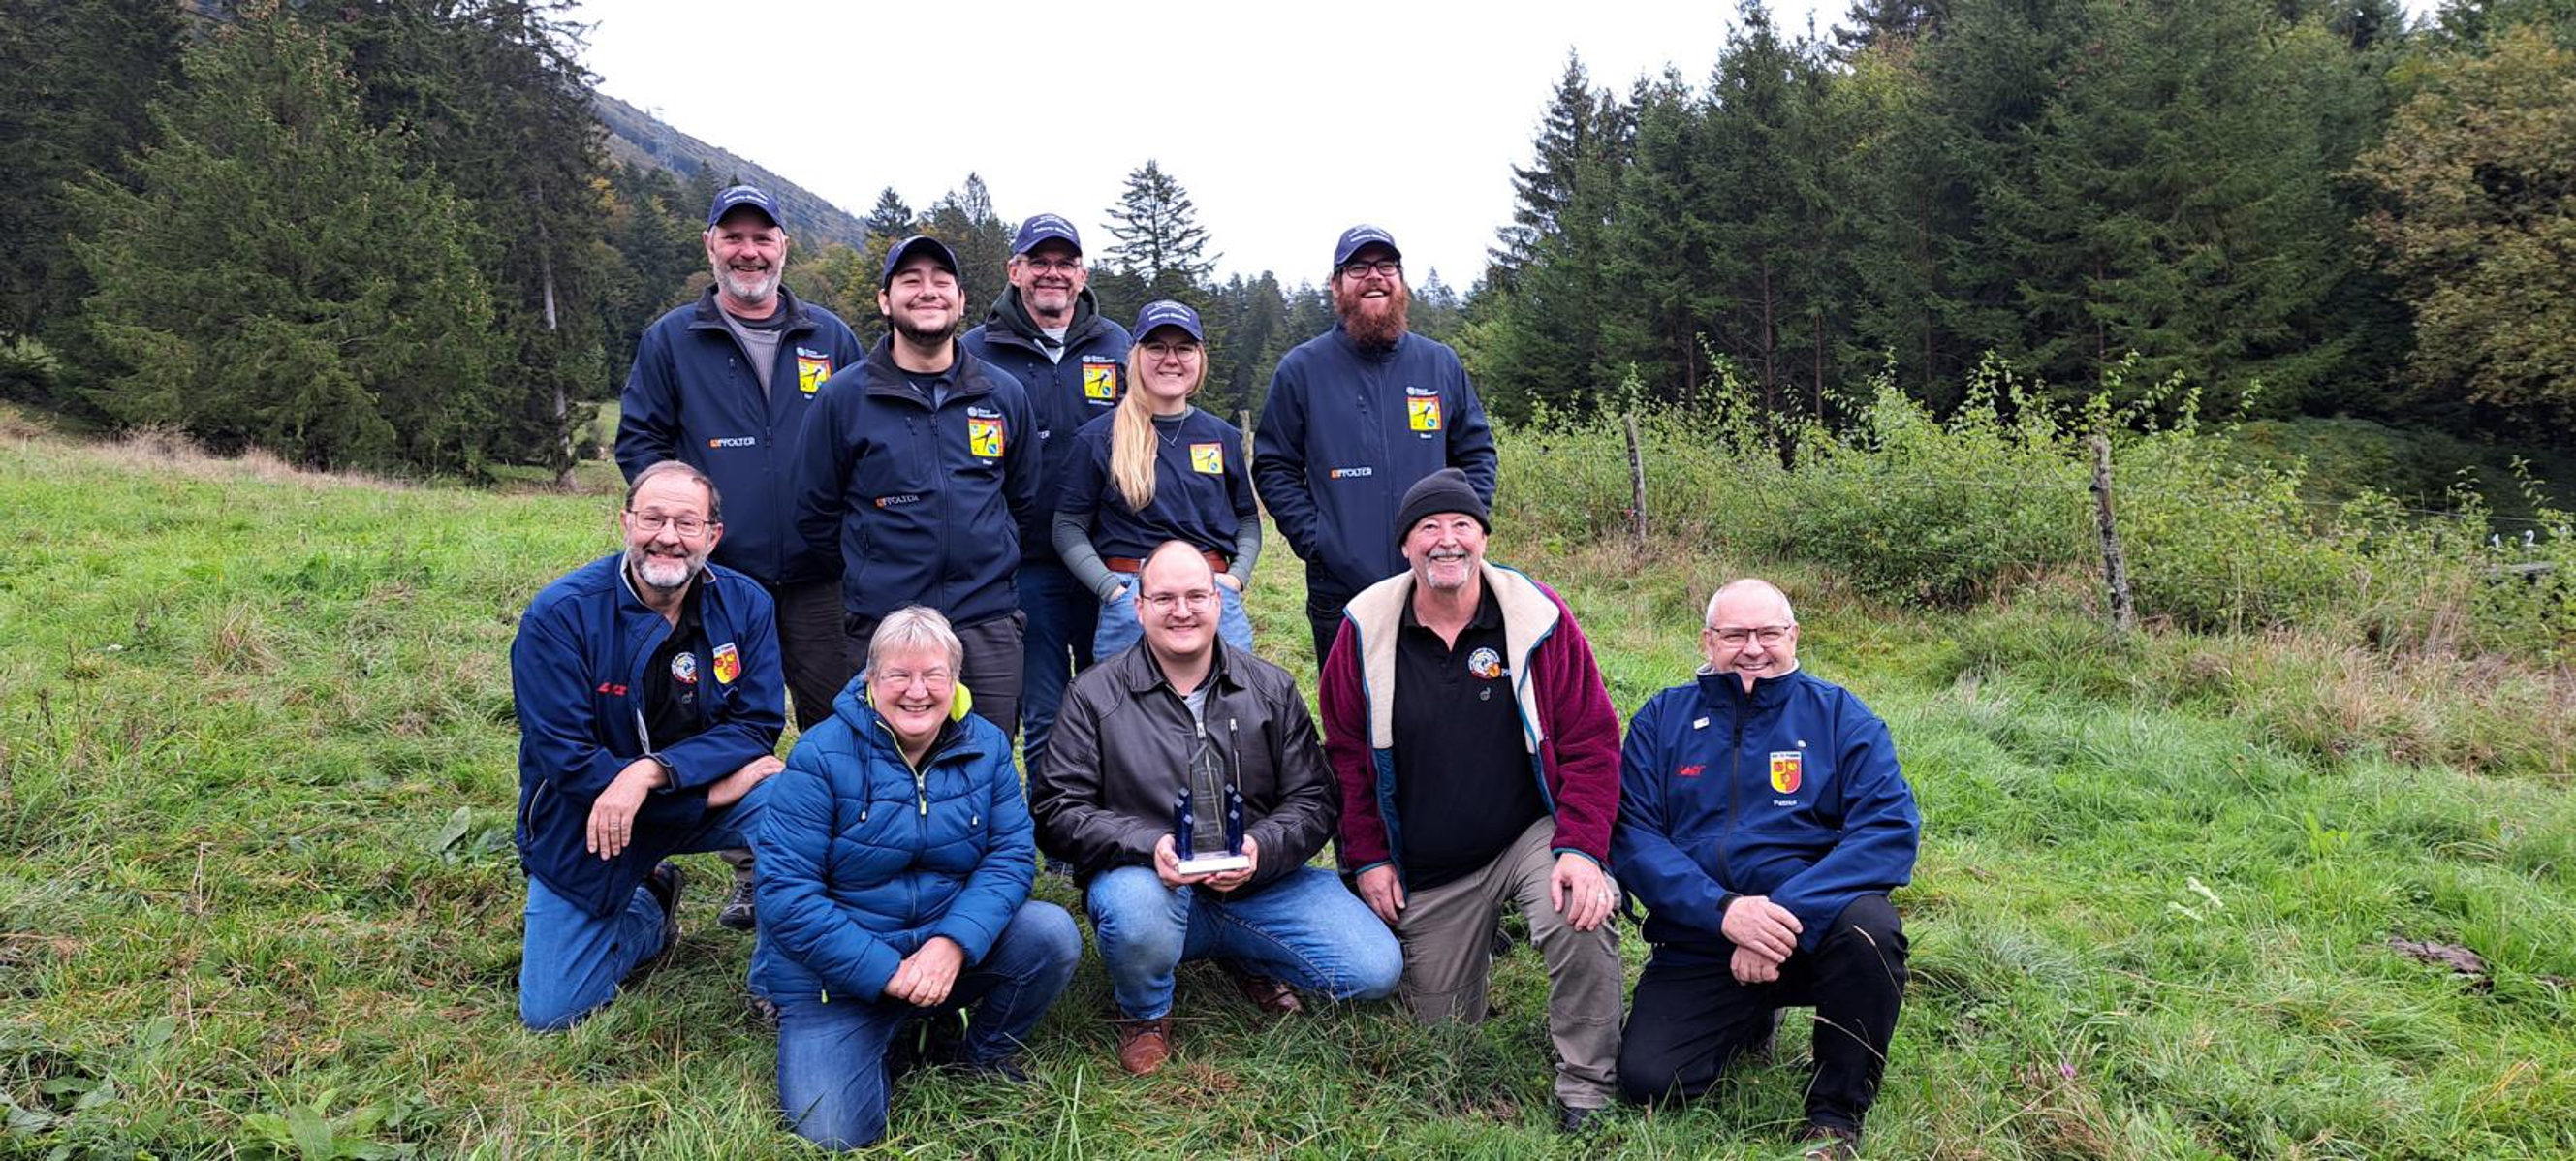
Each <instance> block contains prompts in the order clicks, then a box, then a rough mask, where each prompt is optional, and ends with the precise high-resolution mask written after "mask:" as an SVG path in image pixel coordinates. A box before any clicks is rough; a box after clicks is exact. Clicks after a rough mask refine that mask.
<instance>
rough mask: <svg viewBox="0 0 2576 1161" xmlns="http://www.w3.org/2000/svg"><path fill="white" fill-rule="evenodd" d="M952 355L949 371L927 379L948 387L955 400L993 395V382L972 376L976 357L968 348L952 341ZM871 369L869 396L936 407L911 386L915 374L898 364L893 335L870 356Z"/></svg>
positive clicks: (868, 365)
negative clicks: (917, 393)
mask: <svg viewBox="0 0 2576 1161" xmlns="http://www.w3.org/2000/svg"><path fill="white" fill-rule="evenodd" d="M948 352H949V360H948V369H947V370H945V371H941V372H939V373H938V374H936V375H928V376H924V378H928V379H931V380H934V381H937V382H941V383H945V384H946V385H947V387H948V398H950V399H952V400H955V399H965V398H968V397H971V396H977V395H984V394H989V393H990V392H991V391H992V390H993V384H992V382H991V381H990V380H988V379H986V378H985V377H984V376H982V375H976V374H970V373H968V371H967V367H969V366H971V365H972V364H973V363H974V361H975V357H974V356H973V355H969V354H967V353H966V345H965V344H963V343H960V342H958V341H957V340H956V339H953V338H952V339H950V340H948ZM867 368H868V376H867V379H866V382H867V387H868V394H870V395H889V396H892V397H894V398H897V399H909V400H912V401H913V402H915V403H921V404H923V405H925V406H931V405H932V404H931V403H930V401H928V400H925V399H922V398H921V397H920V396H918V395H915V394H913V391H912V383H911V380H912V379H913V377H914V375H913V372H910V371H906V370H904V369H903V368H902V367H900V366H897V365H896V364H895V361H894V336H893V335H886V336H883V337H881V338H879V339H878V340H877V345H876V346H875V347H874V348H873V349H871V350H870V351H869V352H868V361H867Z"/></svg>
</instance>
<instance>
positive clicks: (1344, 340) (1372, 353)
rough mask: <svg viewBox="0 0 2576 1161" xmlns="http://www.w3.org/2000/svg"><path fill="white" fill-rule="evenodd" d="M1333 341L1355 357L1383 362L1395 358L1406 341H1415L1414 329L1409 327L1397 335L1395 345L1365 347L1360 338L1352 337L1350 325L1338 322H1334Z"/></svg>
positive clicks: (1373, 361)
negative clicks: (1346, 325)
mask: <svg viewBox="0 0 2576 1161" xmlns="http://www.w3.org/2000/svg"><path fill="white" fill-rule="evenodd" d="M1333 341H1334V342H1335V343H1338V344H1340V345H1341V348H1342V349H1343V350H1344V351H1348V352H1350V354H1351V356H1352V357H1353V358H1357V359H1365V360H1367V361H1369V362H1372V363H1383V362H1386V361H1388V360H1390V359H1393V358H1395V356H1396V352H1398V351H1402V350H1403V349H1404V346H1405V344H1406V343H1410V342H1412V341H1413V331H1412V330H1411V329H1410V328H1408V329H1406V331H1405V332H1404V333H1403V334H1400V335H1397V336H1396V337H1395V345H1394V346H1392V347H1363V346H1361V345H1360V342H1359V340H1358V339H1354V338H1352V337H1351V332H1350V329H1349V328H1348V327H1345V326H1343V325H1342V324H1341V323H1339V322H1336V323H1334V324H1333Z"/></svg>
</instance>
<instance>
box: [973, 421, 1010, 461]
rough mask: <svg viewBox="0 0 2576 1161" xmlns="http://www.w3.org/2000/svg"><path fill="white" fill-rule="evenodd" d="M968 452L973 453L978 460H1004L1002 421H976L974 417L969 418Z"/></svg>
mask: <svg viewBox="0 0 2576 1161" xmlns="http://www.w3.org/2000/svg"><path fill="white" fill-rule="evenodd" d="M966 450H967V451H970V452H973V453H974V454H975V456H976V458H978V459H987V460H998V459H1000V458H1002V421H1001V419H1000V418H998V417H996V418H993V419H976V418H974V417H972V416H969V417H967V419H966Z"/></svg>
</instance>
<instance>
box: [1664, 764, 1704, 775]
mask: <svg viewBox="0 0 2576 1161" xmlns="http://www.w3.org/2000/svg"><path fill="white" fill-rule="evenodd" d="M1707 772H1708V767H1707V765H1705V764H1703V763H1699V762H1693V763H1691V764H1690V765H1688V766H1684V767H1682V768H1681V769H1679V770H1675V771H1673V777H1675V778H1697V777H1699V776H1700V775H1702V774H1705V773H1707Z"/></svg>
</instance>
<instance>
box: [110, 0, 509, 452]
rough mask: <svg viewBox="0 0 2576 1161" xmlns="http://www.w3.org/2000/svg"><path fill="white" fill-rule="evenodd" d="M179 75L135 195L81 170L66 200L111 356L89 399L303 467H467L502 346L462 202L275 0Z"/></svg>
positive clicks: (130, 418)
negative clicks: (79, 226) (81, 227)
mask: <svg viewBox="0 0 2576 1161" xmlns="http://www.w3.org/2000/svg"><path fill="white" fill-rule="evenodd" d="M186 75H187V81H188V89H189V92H188V93H187V94H186V95H185V96H184V97H174V98H168V99H164V100H160V101H156V102H153V104H152V106H151V116H152V120H153V124H154V126H155V135H156V136H157V137H158V139H159V141H160V145H159V146H158V147H157V148H155V149H153V150H151V151H150V152H148V153H146V154H145V155H144V156H143V157H142V158H141V159H139V161H138V162H137V165H136V173H135V178H136V188H134V189H127V188H125V187H123V186H120V185H118V184H116V183H114V182H111V181H108V180H105V179H104V178H93V179H91V180H90V181H88V182H85V183H84V184H83V185H82V186H81V187H79V189H78V191H77V192H76V194H75V196H74V198H73V201H74V204H75V207H76V209H77V211H78V212H79V214H80V216H81V218H82V219H83V220H84V221H85V223H86V224H88V225H89V226H90V227H91V228H92V231H93V232H91V233H90V234H88V235H87V236H86V237H84V238H82V239H80V240H78V241H76V242H75V244H74V249H75V251H76V253H77V254H78V256H79V259H80V261H81V263H82V265H83V267H84V268H85V270H86V271H87V273H88V275H89V277H90V278H91V279H92V280H93V281H94V282H95V283H96V285H97V288H98V289H97V291H96V292H95V293H93V294H92V295H90V296H89V298H88V299H87V301H86V302H85V303H84V304H83V309H84V312H85V314H86V319H87V321H88V322H89V324H90V325H91V326H92V327H93V328H94V329H95V331H96V334H97V336H98V338H99V340H100V342H101V345H102V347H103V348H104V349H106V350H108V351H110V352H112V353H114V355H115V356H116V357H117V359H118V361H119V364H120V373H116V374H113V375H112V376H110V377H109V378H107V379H106V381H105V382H104V383H103V384H102V385H100V386H99V387H98V388H97V389H96V390H95V391H94V393H93V398H94V399H95V400H96V401H97V403H98V404H99V405H100V406H101V407H102V408H104V409H105V410H106V411H108V412H109V413H110V414H111V415H113V416H115V417H116V418H118V419H119V420H122V421H124V422H129V423H164V424H173V425H177V426H179V427H182V428H184V429H185V430H187V431H188V432H189V433H191V434H193V435H195V436H198V437H199V438H202V439H205V440H207V441H209V442H210V443H213V444H215V445H216V446H218V447H224V448H237V447H240V446H244V445H258V446H262V447H267V448H270V449H272V450H274V451H276V452H277V453H278V454H280V455H282V456H284V457H286V458H288V459H290V460H294V461H296V462H299V463H307V464H317V465H323V466H354V467H365V468H378V469H392V468H419V469H428V470H436V471H458V470H467V471H470V470H475V469H479V468H480V467H481V466H482V465H483V464H484V463H485V462H486V461H487V460H488V459H490V458H491V456H492V453H493V451H494V450H495V447H496V445H499V444H500V443H501V442H502V440H501V436H500V434H499V433H498V432H496V430H495V429H496V426H497V425H498V424H499V422H500V421H501V420H502V419H503V418H504V408H505V405H506V403H507V398H506V397H505V396H504V395H503V394H502V393H501V392H500V391H499V390H498V389H497V386H496V384H495V383H494V382H493V371H494V368H495V367H496V366H498V365H500V364H502V363H503V362H505V361H506V360H507V359H508V357H509V354H510V351H509V348H508V347H507V345H506V343H507V339H506V337H504V336H496V335H495V334H494V332H493V319H494V313H493V306H492V299H491V295H490V293H489V291H488V289H487V288H486V286H485V284H484V282H483V279H482V278H481V276H480V275H479V274H478V273H477V271H476V269H475V264H474V260H473V252H472V248H471V244H470V238H471V233H472V228H471V225H470V222H469V219H468V215H467V211H466V207H464V206H463V205H462V204H460V203H459V201H458V200H457V199H456V197H455V196H454V195H453V194H452V193H450V192H449V191H448V190H447V189H446V188H444V187H443V186H442V185H440V184H439V183H438V182H437V181H436V180H434V179H432V178H430V177H426V176H414V175H411V174H409V173H407V172H406V169H407V167H406V165H405V163H404V158H403V150H404V149H405V147H406V145H407V142H406V141H405V140H404V139H403V138H402V137H401V136H400V135H399V134H396V133H391V132H386V131H380V130H375V129H370V128H369V127H367V126H366V125H365V124H364V123H363V122H362V120H361V118H360V115H359V106H358V93H357V90H356V86H355V84H354V82H353V81H352V79H351V77H350V75H349V72H348V70H347V62H346V57H345V56H344V54H342V53H341V52H340V51H338V50H337V49H336V48H334V46H332V45H331V44H330V43H329V42H328V41H327V40H326V39H325V38H324V36H323V35H322V34H321V33H320V32H319V31H318V30H314V29H310V28H305V27H300V26H299V25H298V24H297V22H295V21H294V20H292V19H291V18H289V17H287V16H286V15H284V14H283V13H282V12H280V11H278V10H276V9H273V8H272V9H265V10H257V11H252V12H248V13H245V14H244V15H243V16H242V18H241V19H240V20H238V21H236V22H234V23H232V24H230V25H227V26H225V27H223V28H220V29H218V30H216V31H215V32H214V33H213V34H212V35H211V36H210V37H209V38H207V39H206V40H204V41H202V42H200V43H199V44H197V45H196V46H194V47H193V48H191V49H190V50H189V52H188V55H187V59H186Z"/></svg>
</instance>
